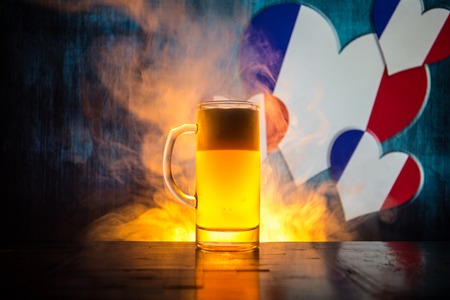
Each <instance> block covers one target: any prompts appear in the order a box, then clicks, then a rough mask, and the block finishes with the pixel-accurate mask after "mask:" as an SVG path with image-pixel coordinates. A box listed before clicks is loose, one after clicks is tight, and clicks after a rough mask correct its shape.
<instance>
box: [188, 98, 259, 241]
mask: <svg viewBox="0 0 450 300" xmlns="http://www.w3.org/2000/svg"><path fill="white" fill-rule="evenodd" d="M197 125H198V132H197V153H196V177H197V181H196V184H197V186H196V191H197V232H196V233H197V244H198V245H199V246H200V247H201V248H205V249H210V248H211V249H215V250H233V249H235V250H241V249H246V248H249V249H251V248H255V247H257V246H258V242H259V207H260V203H259V198H260V195H259V193H260V151H259V148H260V146H259V111H258V110H257V109H249V108H248V107H247V108H223V107H222V108H217V107H208V106H206V107H201V108H200V109H199V111H198V114H197ZM218 248H219V249H218Z"/></svg>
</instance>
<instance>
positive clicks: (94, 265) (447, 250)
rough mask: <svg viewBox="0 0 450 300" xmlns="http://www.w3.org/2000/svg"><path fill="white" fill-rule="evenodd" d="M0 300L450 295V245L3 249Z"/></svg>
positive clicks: (152, 245) (125, 244)
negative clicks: (241, 249)
mask: <svg viewBox="0 0 450 300" xmlns="http://www.w3.org/2000/svg"><path fill="white" fill-rule="evenodd" d="M0 270H1V271H0V274H1V278H0V280H1V281H0V282H1V283H0V290H1V292H0V293H1V294H0V298H1V299H4V298H6V299H36V298H39V299H311V298H312V299H317V298H318V299H327V298H329V299H336V298H341V299H392V298H406V299H410V298H412V297H423V298H427V299H428V298H430V297H437V298H442V297H444V296H446V295H450V293H449V292H447V291H448V289H449V288H450V242H418V243H416V242H342V243H335V242H327V243H297V242H296V243H262V244H261V246H260V249H259V250H258V251H255V252H250V253H207V252H203V251H199V250H196V248H195V245H194V243H181V242H180V243H177V242H98V243H94V244H91V245H84V246H81V245H50V246H49V245H46V246H42V245H40V246H39V245H34V246H30V245H27V246H17V245H15V246H2V247H0Z"/></svg>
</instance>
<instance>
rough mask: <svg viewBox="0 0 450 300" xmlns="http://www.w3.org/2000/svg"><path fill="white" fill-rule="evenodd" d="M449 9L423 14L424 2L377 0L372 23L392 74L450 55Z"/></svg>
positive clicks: (438, 9)
mask: <svg viewBox="0 0 450 300" xmlns="http://www.w3.org/2000/svg"><path fill="white" fill-rule="evenodd" d="M449 13H450V11H449V10H446V9H443V8H434V9H430V10H427V11H426V12H424V8H423V3H422V1H421V0H376V1H375V2H374V7H373V20H374V26H375V29H376V33H377V36H378V39H379V43H380V48H381V50H382V52H383V56H384V59H385V62H386V66H387V69H388V74H389V75H392V74H395V73H398V72H400V71H404V70H407V69H411V68H415V67H419V66H423V65H424V64H429V63H432V62H436V61H438V60H441V59H444V58H446V57H448V56H450V17H449Z"/></svg>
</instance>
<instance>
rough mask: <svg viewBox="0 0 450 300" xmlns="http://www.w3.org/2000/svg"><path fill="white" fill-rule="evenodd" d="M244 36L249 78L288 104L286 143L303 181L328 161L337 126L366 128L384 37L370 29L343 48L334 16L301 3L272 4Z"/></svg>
mask: <svg viewBox="0 0 450 300" xmlns="http://www.w3.org/2000/svg"><path fill="white" fill-rule="evenodd" d="M244 36H245V38H244V41H243V43H242V47H241V51H240V62H241V65H242V68H241V71H242V74H243V81H244V83H245V84H246V86H247V88H248V89H249V90H250V91H252V92H256V91H258V89H260V90H259V91H261V90H262V91H269V92H272V94H273V95H274V96H275V97H276V98H278V99H280V100H281V101H282V102H283V103H284V105H285V106H286V108H287V111H288V112H289V127H288V129H287V132H286V134H285V135H284V138H283V140H282V141H281V143H280V144H279V145H278V146H279V148H280V150H281V152H282V154H283V156H284V158H285V160H286V163H287V165H288V167H289V169H290V171H291V174H292V175H293V178H294V179H295V182H296V184H298V185H299V184H302V183H303V182H305V181H306V180H307V179H309V178H310V177H312V176H314V175H315V174H317V173H319V172H321V171H323V170H324V169H327V168H328V161H327V157H328V150H329V145H330V143H331V141H332V140H333V138H334V136H335V135H336V133H337V132H340V131H342V130H343V129H345V128H349V127H354V128H366V126H367V122H368V119H369V117H370V114H371V109H372V106H373V104H374V101H375V96H376V94H377V90H378V86H379V83H380V81H381V78H382V77H383V72H384V69H385V66H384V62H383V59H382V57H381V53H380V51H379V48H378V42H377V38H376V36H375V34H368V35H365V36H362V37H359V38H357V39H355V40H354V41H352V42H351V43H350V44H349V45H348V46H347V47H345V48H344V49H341V48H340V45H339V43H338V39H337V34H336V32H335V31H334V28H333V26H332V25H331V24H330V22H329V21H328V20H327V19H325V18H324V16H323V15H322V14H320V13H318V12H316V11H315V10H313V9H312V8H309V7H307V6H304V5H299V4H281V5H275V6H272V7H269V8H267V9H265V10H264V11H262V12H261V13H259V14H258V15H256V16H255V17H254V18H253V20H252V21H251V24H250V26H249V28H248V29H247V31H246V33H245V35H244ZM266 115H267V112H266ZM273 127H275V126H273ZM275 128H276V127H275ZM305 157H307V158H308V159H304V158H305Z"/></svg>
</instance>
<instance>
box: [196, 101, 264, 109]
mask: <svg viewBox="0 0 450 300" xmlns="http://www.w3.org/2000/svg"><path fill="white" fill-rule="evenodd" d="M213 108H221V109H227V108H240V109H254V110H258V111H259V105H258V103H255V102H251V101H248V100H208V101H204V102H201V103H199V104H197V109H213Z"/></svg>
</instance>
